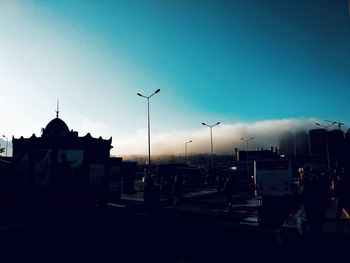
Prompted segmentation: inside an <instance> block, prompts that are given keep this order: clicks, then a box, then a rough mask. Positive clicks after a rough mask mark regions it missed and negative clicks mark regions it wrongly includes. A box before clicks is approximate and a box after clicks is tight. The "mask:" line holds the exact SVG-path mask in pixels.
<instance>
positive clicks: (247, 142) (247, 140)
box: [241, 137, 254, 176]
mask: <svg viewBox="0 0 350 263" xmlns="http://www.w3.org/2000/svg"><path fill="white" fill-rule="evenodd" d="M241 140H242V141H245V143H246V144H247V150H246V159H247V160H246V165H247V176H249V165H248V144H249V141H251V140H254V137H250V138H249V139H244V138H241Z"/></svg>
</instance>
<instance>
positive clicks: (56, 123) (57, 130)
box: [43, 118, 69, 136]
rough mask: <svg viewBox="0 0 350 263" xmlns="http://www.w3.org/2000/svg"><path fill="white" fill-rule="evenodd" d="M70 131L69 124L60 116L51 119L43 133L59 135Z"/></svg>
mask: <svg viewBox="0 0 350 263" xmlns="http://www.w3.org/2000/svg"><path fill="white" fill-rule="evenodd" d="M68 132H69V129H68V126H67V124H66V123H65V122H64V121H63V120H61V119H60V118H55V119H53V120H52V121H50V122H49V123H48V124H47V125H46V128H45V129H44V131H43V135H48V136H52V135H53V136H59V135H63V134H66V133H68Z"/></svg>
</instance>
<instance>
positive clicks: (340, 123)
mask: <svg viewBox="0 0 350 263" xmlns="http://www.w3.org/2000/svg"><path fill="white" fill-rule="evenodd" d="M349 1H350V0H349ZM324 121H326V122H330V123H332V124H331V125H333V124H336V123H337V124H338V129H339V130H340V129H341V126H342V125H344V123H342V122H341V121H328V120H324Z"/></svg>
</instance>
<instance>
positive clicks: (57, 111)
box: [56, 100, 60, 118]
mask: <svg viewBox="0 0 350 263" xmlns="http://www.w3.org/2000/svg"><path fill="white" fill-rule="evenodd" d="M59 107H60V102H59V100H57V110H56V118H58V113H59V112H60V111H59Z"/></svg>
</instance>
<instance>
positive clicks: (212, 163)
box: [202, 122, 220, 168]
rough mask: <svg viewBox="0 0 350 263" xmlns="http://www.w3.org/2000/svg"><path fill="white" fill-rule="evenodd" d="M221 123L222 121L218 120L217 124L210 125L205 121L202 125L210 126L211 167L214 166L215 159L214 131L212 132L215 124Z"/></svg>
mask: <svg viewBox="0 0 350 263" xmlns="http://www.w3.org/2000/svg"><path fill="white" fill-rule="evenodd" d="M219 124H220V122H217V123H216V124H213V125H208V124H205V123H204V122H202V125H204V126H207V127H209V128H210V145H211V167H212V168H213V166H214V160H213V156H214V150H213V132H212V129H213V127H214V126H216V125H219Z"/></svg>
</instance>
